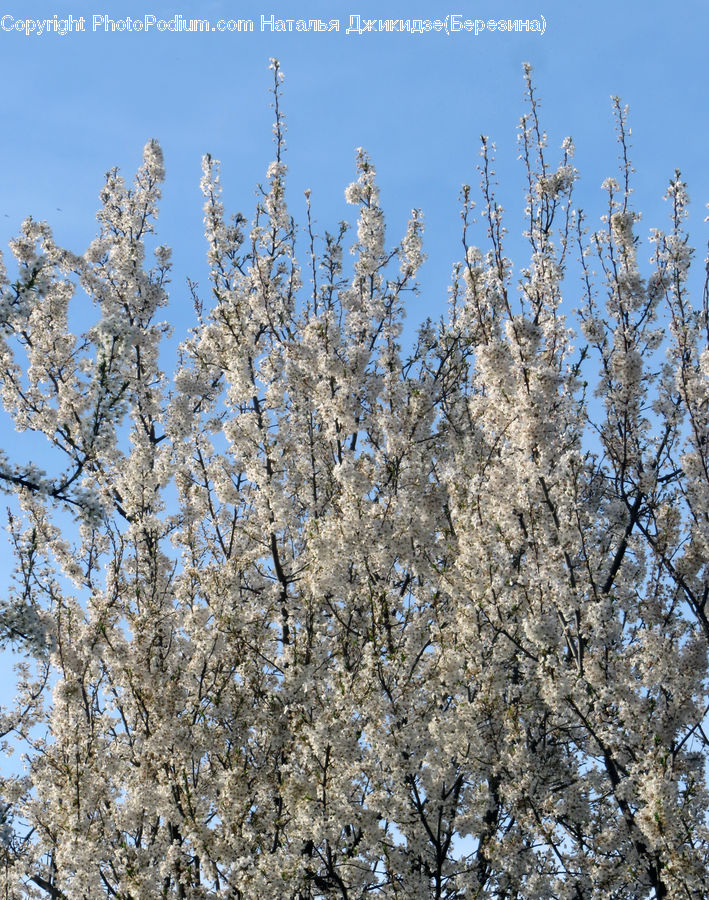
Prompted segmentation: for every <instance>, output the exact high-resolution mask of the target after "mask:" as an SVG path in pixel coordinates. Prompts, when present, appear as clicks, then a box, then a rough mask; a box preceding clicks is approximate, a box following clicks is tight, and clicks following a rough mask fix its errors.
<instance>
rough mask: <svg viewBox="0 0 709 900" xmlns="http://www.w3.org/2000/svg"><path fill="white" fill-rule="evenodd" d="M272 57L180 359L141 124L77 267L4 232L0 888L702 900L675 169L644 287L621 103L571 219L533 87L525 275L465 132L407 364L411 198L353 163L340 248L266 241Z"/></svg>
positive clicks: (153, 166) (707, 557) (682, 281)
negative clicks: (18, 435) (457, 205)
mask: <svg viewBox="0 0 709 900" xmlns="http://www.w3.org/2000/svg"><path fill="white" fill-rule="evenodd" d="M273 68H274V75H275V87H274V97H275V108H276V126H275V129H274V131H275V140H276V149H277V154H276V160H275V161H274V163H273V164H272V165H271V167H270V168H269V170H268V174H267V179H268V180H267V184H266V185H265V186H264V188H263V190H262V193H261V195H260V200H259V203H258V207H257V210H256V214H255V217H254V219H253V221H252V222H251V224H250V226H248V225H247V223H246V220H245V219H244V218H243V217H241V216H235V217H233V218H228V217H227V215H226V214H225V211H224V207H223V204H222V199H221V186H220V172H219V166H218V163H217V162H216V161H215V160H213V159H211V158H210V157H206V158H205V161H204V175H203V179H202V191H203V194H204V198H205V206H204V210H205V219H204V222H205V233H206V239H207V255H208V264H209V267H210V272H211V286H210V287H211V292H210V296H211V300H212V302H211V306H208V305H206V304H204V303H203V299H202V298H200V297H198V296H197V295H196V294H197V289H196V288H195V307H196V314H197V321H196V325H195V328H194V329H193V330H192V332H191V333H190V334H189V336H188V337H187V338H186V340H185V341H184V342H183V344H182V345H181V349H180V360H179V365H178V367H177V370H176V371H175V373H174V377H173V378H167V377H166V375H165V374H164V373H163V372H162V371H161V368H160V354H159V348H160V341H161V338H162V337H163V336H164V335H165V333H166V331H167V326H166V325H165V324H164V323H163V322H161V321H159V315H160V312H161V309H162V308H163V307H165V305H166V304H167V302H168V296H167V282H168V274H169V271H170V253H169V251H168V250H167V249H166V248H164V247H160V246H158V247H157V248H156V249H153V250H152V251H150V248H154V247H155V238H154V236H153V232H154V223H155V219H156V215H157V207H158V201H159V198H160V183H161V181H162V178H163V162H162V154H161V151H160V148H159V146H158V145H157V144H156V143H155V142H151V143H150V144H148V146H147V147H146V149H145V155H144V160H143V164H142V166H141V168H140V169H139V170H138V173H137V175H136V177H135V181H134V182H133V184H132V185H131V186H128V185H127V184H126V183H125V182H124V180H123V179H122V178H121V176H120V175H119V173H118V172H117V171H115V170H114V171H111V172H109V173H108V175H107V178H106V183H105V187H104V188H103V190H102V192H101V209H100V211H99V215H98V220H99V232H98V236H97V237H96V239H95V241H94V242H93V243H92V244H91V246H90V247H89V249H88V250H87V252H86V253H85V254H84V255H81V256H78V255H75V254H73V253H70V252H68V251H66V250H63V249H61V248H60V247H58V246H57V245H56V244H55V242H54V239H53V237H52V233H51V231H50V229H49V227H48V226H47V225H44V224H41V223H38V222H35V221H33V220H31V219H28V220H27V221H26V222H25V224H24V226H23V229H22V233H21V235H20V236H19V237H18V238H17V239H16V240H15V241H14V242H13V244H12V246H11V250H12V254H13V255H14V257H15V260H16V265H17V275H16V276H15V278H14V280H10V278H9V277H8V276H7V275H6V273H5V270H4V269H3V271H2V273H1V275H2V293H1V295H0V387H1V391H2V401H3V404H4V407H5V410H6V411H7V413H8V414H9V415H10V416H11V417H12V419H13V420H14V424H15V426H16V428H17V429H19V430H20V431H28V432H32V433H35V434H39V435H44V437H45V438H46V439H47V441H48V442H49V444H50V445H51V447H52V448H53V450H52V454H50V455H48V456H47V459H50V460H52V461H54V460H56V459H61V460H63V462H62V463H61V464H60V465H58V466H57V468H56V470H53V471H49V472H45V471H41V470H40V469H39V468H38V467H37V466H35V465H33V464H29V463H28V464H23V463H20V462H18V461H16V460H13V459H12V458H11V456H10V455H9V452H8V453H7V454H3V455H1V456H0V481H1V482H2V485H3V486H4V487H5V488H6V489H7V490H8V491H11V492H13V493H14V494H15V495H16V497H17V500H18V503H19V507H18V509H19V511H16V512H13V513H12V514H11V516H10V519H9V534H10V538H11V543H12V547H13V549H14V553H15V557H16V562H17V566H16V570H15V575H14V582H13V587H12V590H11V592H10V594H9V595H8V596H7V597H6V599H5V600H4V601H3V605H2V609H1V610H0V636H1V637H2V639H3V640H4V642H5V643H6V644H10V645H12V647H13V648H14V649H15V650H16V652H18V653H20V654H21V655H22V659H23V662H22V663H21V665H20V669H19V673H18V679H19V693H18V697H17V702H16V704H15V706H14V707H13V708H11V709H6V710H3V711H2V715H1V717H0V726H1V728H2V731H3V732H4V733H5V740H6V742H7V745H8V746H9V745H13V746H20V747H21V748H22V750H23V752H24V753H26V766H25V769H24V771H22V770H21V767H20V768H18V770H17V772H16V774H15V775H14V776H10V775H6V776H5V777H3V778H2V779H1V780H0V794H1V795H2V804H1V806H0V863H1V865H0V895H1V896H2V897H3V898H6V900H29V898H52V900H96V898H103V897H111V898H117V900H152V898H164V900H177V898H185V900H227V898H229V900H256V898H259V900H260V898H269V900H270V898H273V900H319V898H341V900H355V898H357V900H364V898H367V897H373V898H374V897H378V898H383V900H384V898H388V900H389V898H390V900H394V898H396V900H428V898H438V900H442V898H446V900H454V898H455V900H463V898H465V900H473V898H480V900H484V898H488V900H550V898H555V900H645V898H656V900H660V898H675V897H676V898H680V897H681V898H687V900H703V898H706V897H707V896H709V875H708V874H707V872H708V870H709V869H708V865H707V863H708V861H709V860H708V855H709V832H708V830H707V823H708V819H707V808H708V804H709V797H708V795H707V780H706V771H705V759H706V750H707V736H706V733H705V730H704V721H705V715H706V712H707V677H706V673H707V640H709V618H708V610H707V600H708V598H709V343H708V327H709V316H708V309H707V299H706V295H705V298H704V303H703V305H702V304H699V305H695V306H693V305H692V302H691V299H690V296H689V288H688V278H689V275H690V262H691V256H692V251H691V249H690V247H689V244H688V239H687V235H686V234H685V231H684V228H685V219H686V211H687V203H688V199H687V194H686V189H685V185H684V184H683V183H682V181H681V179H680V177H679V175H676V176H675V177H674V178H673V179H672V181H671V182H670V187H669V190H668V194H667V198H668V201H669V208H670V211H671V223H670V227H669V229H668V230H667V231H659V230H658V231H654V232H652V235H651V241H652V246H653V248H654V249H653V257H652V261H651V271H650V272H649V273H643V272H641V267H640V263H639V258H638V257H639V254H638V237H637V236H636V235H637V223H638V215H637V214H636V213H635V211H634V210H633V209H632V207H631V205H630V199H629V198H630V187H629V183H628V176H629V172H630V165H629V163H628V162H627V152H626V150H627V142H626V138H625V134H626V125H625V112H624V110H623V109H622V108H621V107H620V106H619V105H618V106H617V109H616V112H617V121H618V131H619V141H620V144H621V148H622V151H623V152H622V154H621V159H622V160H624V163H623V166H622V170H621V173H620V177H619V179H617V180H614V179H609V180H608V182H606V189H607V193H608V212H607V215H606V216H605V217H604V220H603V221H602V223H601V225H600V228H599V230H597V231H595V232H589V230H588V229H587V227H586V225H585V223H584V221H583V217H582V216H581V214H580V213H579V212H578V211H577V209H576V207H575V205H574V202H573V189H574V183H575V180H576V171H575V169H574V168H573V162H572V159H573V145H572V144H571V142H570V141H568V140H567V141H565V142H564V144H563V146H562V152H561V158H560V161H559V162H558V164H551V163H550V162H549V159H548V157H549V155H550V154H549V151H548V149H547V146H546V137H545V135H544V134H543V132H542V130H541V127H540V124H539V121H538V104H537V101H536V99H535V95H534V91H533V88H532V84H531V80H530V73H529V71H528V70H527V72H526V75H527V113H526V115H525V116H524V117H523V119H522V124H521V128H520V149H521V159H522V161H523V164H524V165H525V167H526V172H527V175H528V187H527V199H526V202H527V208H526V238H527V239H528V242H529V247H530V253H529V258H528V261H527V262H526V264H525V267H523V268H518V269H516V270H513V266H512V262H511V261H510V260H509V259H508V258H507V256H506V255H505V248H504V237H505V229H504V227H503V216H502V209H501V207H500V205H499V203H498V201H497V199H496V197H495V193H494V190H493V182H494V180H493V178H492V169H491V167H492V165H493V160H492V153H493V147H492V145H491V144H489V143H488V142H487V141H485V142H484V143H483V152H482V162H481V166H480V170H481V174H482V196H483V203H482V218H483V221H485V222H486V223H487V230H488V241H489V243H488V249H487V250H479V249H477V248H475V247H473V246H471V244H470V240H469V238H470V232H471V228H472V208H473V202H472V199H471V191H470V188H468V187H466V188H464V190H463V228H464V245H465V249H464V254H463V260H462V262H461V263H460V264H459V265H457V266H456V268H455V271H454V277H453V286H452V289H451V301H450V309H449V313H448V316H447V318H446V319H445V320H443V321H441V322H440V323H438V324H436V323H433V322H431V321H428V322H426V323H424V324H423V325H422V326H421V328H420V329H419V332H418V338H417V340H416V342H415V345H414V346H413V347H412V348H411V349H410V351H409V352H408V353H405V352H404V351H403V350H402V347H401V340H402V339H401V330H402V320H403V312H404V296H405V292H406V291H407V290H410V289H411V288H413V287H414V286H415V277H416V272H417V269H418V268H419V266H420V265H421V263H422V260H423V249H422V246H423V245H422V229H423V220H422V217H421V214H420V213H419V212H414V213H413V214H412V216H411V220H410V223H409V226H408V228H407V230H406V233H405V235H404V237H403V239H402V241H401V243H400V244H399V245H398V246H394V247H391V246H390V245H389V244H388V243H387V240H386V234H385V223H384V216H383V212H382V209H381V207H380V205H379V194H378V189H377V184H376V172H375V169H374V166H373V164H372V162H371V160H370V159H369V158H368V156H367V155H366V153H365V152H364V151H358V154H357V180H356V182H355V183H354V184H353V185H351V186H350V187H349V188H348V189H347V193H346V196H347V200H348V201H349V202H350V203H351V204H353V205H354V206H355V207H356V209H357V224H356V228H355V229H354V237H353V239H352V241H351V243H349V242H350V238H349V231H348V228H347V226H345V225H344V224H342V225H341V226H340V227H339V229H338V230H337V231H335V232H334V233H332V234H330V233H326V234H325V235H324V237H319V236H318V235H316V234H315V233H314V230H313V227H314V226H313V224H312V220H311V217H310V202H311V196H310V193H308V195H307V204H308V206H307V208H308V221H307V223H306V227H305V228H304V229H302V230H298V229H296V226H295V224H294V222H293V220H292V218H291V216H290V214H289V212H288V209H287V206H286V195H285V178H286V166H285V163H284V159H283V151H284V128H285V126H284V121H283V117H282V115H281V112H280V109H279V105H278V104H279V98H280V70H279V67H278V64H277V63H274V65H273ZM301 235H303V236H304V239H305V242H306V246H307V247H308V250H307V252H306V254H305V262H304V263H303V264H302V265H299V264H298V262H297V261H296V255H295V245H296V237H298V240H299V241H300V240H301ZM348 249H349V250H350V251H351V258H352V264H351V266H350V265H349V264H348V261H347V260H348V254H347V253H346V251H347V250H348ZM149 251H150V252H152V257H153V258H152V259H150V253H149ZM574 258H578V260H579V265H580V268H581V275H582V284H583V291H584V296H585V300H584V301H583V302H582V304H581V307H580V309H579V310H578V314H577V318H576V319H575V322H576V324H575V325H573V326H572V324H570V322H571V316H570V313H569V311H568V310H565V308H564V304H563V303H562V293H563V290H564V286H565V284H566V282H565V278H567V280H568V266H569V265H570V261H573V259H574ZM577 293H578V291H575V294H577ZM89 300H90V301H92V302H93V303H94V305H95V309H96V311H97V314H96V316H95V321H94V323H93V324H91V326H90V327H88V328H87V329H86V330H85V331H84V332H83V333H81V334H74V333H72V330H71V327H70V325H71V323H72V322H73V321H75V320H76V316H73V317H72V315H71V314H70V311H71V309H73V308H75V306H77V305H78V306H81V305H82V304H83V305H86V304H87V303H88V302H89ZM565 312H566V315H568V316H569V321H567V318H566V316H565ZM82 318H83V319H84V321H86V320H87V317H86V316H82ZM594 389H595V393H594ZM8 449H9V448H8ZM67 513H71V514H72V515H68V514H67ZM72 516H73V518H72Z"/></svg>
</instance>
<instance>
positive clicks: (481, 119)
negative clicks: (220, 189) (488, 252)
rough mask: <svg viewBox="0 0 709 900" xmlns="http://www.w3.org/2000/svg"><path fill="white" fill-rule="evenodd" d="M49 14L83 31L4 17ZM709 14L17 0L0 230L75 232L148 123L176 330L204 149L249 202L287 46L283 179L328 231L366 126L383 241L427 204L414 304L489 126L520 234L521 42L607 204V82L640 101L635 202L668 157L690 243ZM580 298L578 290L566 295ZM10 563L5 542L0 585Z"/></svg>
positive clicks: (437, 268) (5, 105)
mask: <svg viewBox="0 0 709 900" xmlns="http://www.w3.org/2000/svg"><path fill="white" fill-rule="evenodd" d="M54 15H57V16H58V17H59V18H65V17H66V16H69V15H72V16H73V17H74V18H75V19H78V18H79V17H80V16H83V17H84V18H85V20H86V30H85V31H84V32H83V33H70V34H66V35H64V36H61V35H59V34H55V33H45V34H42V35H38V34H36V33H34V34H25V33H23V32H22V31H17V30H10V31H7V30H2V28H3V27H4V28H13V26H14V24H15V22H16V21H25V20H27V19H43V18H50V19H51V18H52V17H53V16H54ZM94 15H104V16H109V17H112V18H113V19H114V20H119V19H125V17H127V16H130V17H132V18H133V19H143V18H144V17H145V16H154V17H155V19H156V20H158V19H161V18H162V19H168V20H169V19H172V18H174V16H175V15H181V16H183V17H184V18H185V19H189V18H196V17H199V18H208V19H209V20H210V21H211V22H212V23H214V24H215V25H216V24H217V23H218V21H219V20H220V19H230V18H241V19H248V18H250V19H253V20H254V26H255V27H254V31H253V32H251V33H218V32H210V33H208V34H192V33H171V32H167V31H166V32H159V31H158V30H157V28H153V29H151V30H150V31H149V32H148V33H146V32H145V31H142V32H134V33H127V32H126V31H123V32H115V33H106V32H104V31H102V30H98V31H93V29H92V23H93V16H94ZM262 15H263V16H265V17H266V19H267V20H270V18H271V16H274V17H275V18H284V19H289V18H290V19H294V20H296V19H301V18H302V19H305V20H309V19H322V20H325V21H330V20H331V19H337V20H338V21H339V23H340V30H339V32H334V31H328V32H324V33H308V34H303V33H298V32H285V33H274V32H273V31H271V29H269V28H266V29H265V30H264V31H262V30H261V16H262ZM353 15H359V16H360V17H361V19H362V20H364V19H370V18H374V19H377V20H378V19H379V18H385V19H390V18H391V19H399V18H403V19H408V20H411V21H414V20H416V19H436V18H440V19H445V17H446V16H449V15H453V16H455V15H460V16H461V17H462V19H473V20H475V19H480V20H483V21H487V20H488V19H490V18H492V17H494V18H495V19H499V18H504V19H512V20H515V19H522V20H527V19H530V20H531V19H539V18H540V17H541V16H543V17H544V21H545V23H546V31H545V33H544V34H538V33H528V32H525V31H522V32H515V33H511V34H510V33H500V32H495V33H491V32H489V31H487V30H486V31H484V32H482V33H480V34H479V35H478V36H477V37H476V36H474V35H473V34H471V33H468V32H464V31H463V32H459V33H456V34H446V33H445V32H430V33H426V34H411V33H406V32H404V33H372V32H370V33H365V34H349V35H348V34H346V29H347V27H348V25H349V24H350V16H353ZM2 16H5V17H6V18H2ZM3 23H4V26H3ZM707 25H709V7H707V5H706V2H705V0H695V2H690V0H676V2H674V3H672V4H657V5H656V6H655V8H654V9H653V7H652V6H650V5H649V4H646V3H641V2H628V0H625V2H623V0H615V2H608V0H599V2H596V3H594V4H579V3H574V2H570V0H566V2H560V0H504V2H500V0H495V2H491V0H488V2H476V3H472V2H469V0H466V2H457V0H454V2H451V3H442V2H440V0H430V2H419V0H409V2H407V3H402V2H400V0H377V2H376V3H374V2H370V0H367V2H362V3H355V2H353V3H342V2H322V0H319V2H309V0H299V2H298V3H295V2H294V3H288V4H284V3H266V2H264V3H253V2H250V0H245V2H243V3H241V4H239V5H238V6H237V5H236V4H233V3H226V2H221V0H212V2H206V3H199V4H195V3H183V4H182V5H180V4H165V3H163V2H155V3H152V2H150V0H141V2H134V3H121V4H116V3H103V5H101V4H100V3H99V2H98V0H97V2H96V3H95V4H91V3H85V2H76V3H69V4H65V3H61V4H59V3H58V4H52V3H46V2H31V0H30V2H24V3H23V4H22V5H20V4H19V3H18V2H15V4H14V6H13V5H8V6H4V7H2V9H0V74H1V77H2V83H3V85H4V89H3V91H2V106H1V109H2V122H3V139H2V141H0V184H1V185H2V191H1V193H0V246H1V247H2V248H3V250H4V249H5V248H6V245H7V241H8V239H9V238H10V237H11V236H12V235H14V234H16V233H17V230H18V228H19V225H20V222H21V221H22V219H23V218H24V217H25V216H26V215H28V214H31V215H32V216H34V217H35V218H37V219H44V220H47V221H48V222H49V223H50V224H51V225H52V226H53V228H54V231H55V236H56V238H57V240H58V241H59V242H60V243H63V244H64V245H65V246H68V247H69V248H70V249H72V250H74V251H78V252H81V251H83V250H84V249H85V247H86V246H87V244H88V243H89V241H90V240H91V239H92V237H93V236H94V234H95V231H96V223H95V218H94V216H95V210H96V207H97V202H98V201H97V195H98V191H99V189H100V187H101V184H102V180H103V173H104V172H105V171H106V170H107V169H109V168H110V167H112V166H114V165H117V166H119V167H120V168H121V170H122V171H123V173H124V174H125V175H127V176H130V175H131V174H132V173H133V172H134V170H135V168H136V167H137V165H138V164H139V162H140V156H141V151H142V147H143V145H144V144H145V142H146V141H147V140H148V139H150V138H158V139H159V141H160V142H161V144H162V146H163V149H164V153H165V161H166V168H167V182H166V185H165V190H164V199H163V204H162V214H161V219H160V223H159V236H160V240H161V241H162V242H164V243H167V244H169V245H171V246H172V247H173V248H174V259H175V263H176V267H175V274H174V278H173V285H172V307H171V311H170V313H169V315H170V317H171V318H172V320H173V321H174V323H175V326H176V331H177V332H178V334H179V333H180V331H181V330H183V329H184V328H186V327H188V326H189V325H190V324H192V322H191V312H192V303H191V300H190V299H189V295H188V292H187V289H186V286H185V277H186V276H187V275H190V276H191V277H192V278H194V279H197V280H198V281H202V282H203V283H204V282H205V280H206V279H205V270H204V243H203V239H202V211H201V204H202V199H201V196H200V192H199V179H200V160H201V156H202V154H203V153H206V152H209V153H211V154H212V155H213V156H215V157H217V158H218V159H221V160H222V164H223V184H224V188H225V202H226V205H227V209H228V210H229V211H231V212H236V211H241V212H243V213H244V214H245V215H246V216H247V218H248V217H250V215H251V213H252V211H253V207H254V188H255V186H256V184H257V183H258V182H259V181H260V180H263V179H264V175H265V171H266V168H267V165H268V163H269V161H270V159H271V156H272V135H271V122H272V111H271V109H270V108H269V94H268V91H269V87H270V85H271V75H270V73H269V71H268V60H269V57H272V56H277V57H279V58H280V60H281V65H282V68H283V71H284V73H285V76H286V82H285V88H284V109H285V113H286V117H287V123H288V152H287V163H288V166H289V170H290V182H289V184H290V187H289V198H290V202H291V209H292V212H293V214H294V215H295V217H296V219H300V220H301V221H302V217H303V211H304V201H303V191H304V190H305V188H312V190H313V195H312V203H313V210H314V215H315V217H316V219H317V220H318V223H319V225H320V228H321V229H324V228H331V229H332V228H334V226H335V224H336V223H337V221H338V220H340V219H342V218H344V217H348V216H351V214H352V210H351V209H349V208H348V207H347V206H346V204H345V202H344V188H345V187H346V185H347V184H348V183H349V182H350V181H351V180H352V179H353V176H354V158H355V148H357V147H359V146H363V147H365V148H366V149H367V150H368V152H369V153H370V155H371V157H372V159H373V161H374V163H375V165H376V167H377V170H378V172H379V182H380V186H381V190H382V203H383V207H384V210H385V213H386V215H387V221H388V223H389V226H390V229H391V231H390V235H391V238H392V240H393V241H395V240H396V239H397V237H398V236H399V235H400V234H401V233H402V231H403V228H404V227H405V222H406V218H407V216H408V212H409V210H410V209H411V208H412V207H420V208H421V209H423V211H424V215H425V222H426V238H425V249H426V252H427V253H428V257H429V258H428V262H427V263H426V265H425V267H424V269H423V270H422V272H421V285H422V291H421V294H420V295H419V296H418V297H414V298H412V303H411V308H410V313H409V315H410V319H411V321H412V322H413V323H415V322H417V321H420V320H421V319H422V318H423V317H424V316H426V315H432V316H434V317H436V316H438V315H440V314H441V313H442V312H443V311H444V309H445V302H446V296H447V293H446V292H447V285H448V281H449V274H450V270H451V265H452V263H453V262H454V261H455V260H456V259H457V258H458V255H459V252H460V219H459V214H458V213H459V203H458V194H459V190H460V186H461V184H462V183H464V182H469V183H471V184H473V185H475V184H476V183H477V179H478V176H477V174H476V172H475V165H476V163H477V162H478V159H479V156H478V150H479V137H480V135H481V134H486V135H489V136H490V137H491V138H492V139H493V140H495V141H496V143H497V145H498V152H499V155H498V164H497V171H498V177H499V180H500V182H501V189H500V200H501V202H502V205H503V206H505V207H506V208H509V210H510V218H509V219H508V221H507V227H508V228H509V230H510V239H511V242H512V244H514V241H515V239H516V235H517V234H518V233H519V231H520V230H521V228H522V221H521V217H520V216H519V213H520V210H521V205H522V191H523V186H524V178H523V171H522V168H521V165H520V163H519V162H518V161H517V159H516V156H517V148H516V143H515V140H516V131H515V129H516V125H517V123H518V120H519V117H520V115H521V113H522V112H523V109H524V106H523V80H522V63H523V61H529V62H531V63H532V65H533V66H534V69H535V81H536V85H537V89H538V92H539V95H540V96H541V98H542V104H543V105H542V117H543V123H544V125H545V127H546V129H547V131H548V133H549V140H550V145H551V147H552V148H557V147H558V146H559V144H560V143H561V140H562V139H563V137H564V136H566V135H567V134H570V135H572V136H573V138H574V140H575V142H576V146H577V155H576V165H577V167H578V168H579V170H580V172H581V181H580V184H579V185H578V188H577V199H579V198H580V197H582V198H583V202H582V205H583V206H584V207H585V208H586V209H587V210H588V211H589V213H590V214H591V215H593V214H596V215H598V214H599V213H600V211H601V208H602V205H603V198H604V195H603V192H602V191H601V189H600V184H601V182H602V181H603V179H604V178H605V177H606V176H607V175H609V174H613V173H614V171H615V167H616V147H615V143H614V136H613V119H612V112H611V102H610V97H611V95H613V94H618V95H620V96H621V97H622V99H623V101H624V102H626V103H628V104H629V106H630V121H631V126H632V139H631V140H632V158H633V162H634V165H635V168H636V170H637V174H636V177H635V189H636V207H637V208H639V209H641V210H643V213H644V228H648V227H650V226H651V225H664V223H665V221H666V218H665V216H666V208H665V207H664V205H663V203H662V199H661V198H662V194H663V193H664V189H665V186H666V184H667V182H668V179H669V177H670V176H671V175H672V173H673V172H674V169H675V168H680V169H681V170H682V172H683V174H684V176H685V180H686V181H688V183H689V188H690V195H691V196H692V198H693V204H694V205H693V219H692V226H693V229H694V235H693V239H694V244H695V246H697V247H698V254H699V255H700V256H702V257H703V255H704V249H703V248H704V246H705V245H706V239H707V234H709V226H707V225H704V223H703V219H704V215H705V212H706V210H705V208H704V205H705V203H706V202H707V201H709V169H708V168H707V164H706V147H707V131H708V127H709V126H708V124H707V115H706V113H707V109H708V108H709V102H708V101H709V79H707V78H706V74H705V59H706V37H707ZM552 152H553V151H552ZM643 230H644V229H643V228H642V227H641V229H640V233H643ZM480 239H481V240H482V239H483V237H482V234H481V238H480ZM649 253H650V250H649V248H648V249H647V253H646V254H644V255H645V257H646V256H648V255H649ZM642 255H643V254H641V257H642ZM523 263H524V260H521V264H523ZM702 268H703V267H702V266H701V264H700V265H699V266H698V271H700V272H701V269H702ZM572 294H573V292H572ZM577 299H578V298H576V297H574V296H573V295H572V296H570V297H569V306H570V307H572V306H573V305H575V301H576V300H577ZM2 434H3V439H4V441H5V445H6V449H8V450H10V451H11V450H12V449H13V448H12V445H13V443H14V442H15V439H14V437H13V432H12V430H11V428H10V429H8V427H7V426H6V424H5V423H4V421H3V427H2ZM1 502H2V501H0V503H1ZM2 540H3V539H2V538H0V558H1V556H2V555H3V554H4V545H3V544H2ZM6 571H7V564H6V563H3V562H2V561H0V585H1V584H2V581H3V580H4V578H3V577H2V575H3V572H6Z"/></svg>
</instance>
